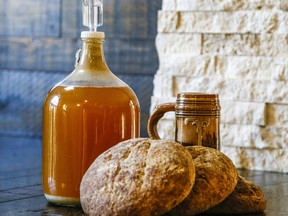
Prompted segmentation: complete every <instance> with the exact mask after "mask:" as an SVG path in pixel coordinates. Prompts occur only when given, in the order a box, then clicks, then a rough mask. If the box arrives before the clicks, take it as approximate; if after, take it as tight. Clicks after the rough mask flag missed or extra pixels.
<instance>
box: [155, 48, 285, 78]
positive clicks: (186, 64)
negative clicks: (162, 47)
mask: <svg viewBox="0 0 288 216" xmlns="http://www.w3.org/2000/svg"><path fill="white" fill-rule="evenodd" d="M160 55H161V58H160V59H159V63H160V66H159V73H165V74H173V75H188V76H217V77H222V78H226V79H257V80H271V79H274V80H288V60H287V58H284V57H263V56H222V55H216V56H215V55H196V56H195V55H194V54H189V53H188V54H186V53H180V54H179V53H174V54H173V53H172V52H171V53H170V52H169V54H160Z"/></svg>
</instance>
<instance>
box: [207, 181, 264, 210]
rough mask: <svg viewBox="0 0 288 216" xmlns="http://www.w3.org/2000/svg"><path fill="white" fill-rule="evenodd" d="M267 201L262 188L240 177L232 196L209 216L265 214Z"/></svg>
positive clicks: (215, 207)
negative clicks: (218, 215) (216, 215)
mask: <svg viewBox="0 0 288 216" xmlns="http://www.w3.org/2000/svg"><path fill="white" fill-rule="evenodd" d="M265 209H266V200H265V196H264V193H263V192H262V190H261V188H260V187H259V186H257V185H256V184H255V183H253V182H252V181H251V180H249V179H246V178H244V177H242V176H240V175H239V177H238V183H237V185H236V187H235V189H234V191H233V192H232V194H231V195H230V196H228V197H227V198H226V199H225V200H224V201H223V202H221V203H220V204H218V205H217V206H214V207H212V208H211V209H209V210H208V211H207V212H206V213H208V214H220V215H223V214H229V215H230V214H252V213H257V212H263V211H264V210H265Z"/></svg>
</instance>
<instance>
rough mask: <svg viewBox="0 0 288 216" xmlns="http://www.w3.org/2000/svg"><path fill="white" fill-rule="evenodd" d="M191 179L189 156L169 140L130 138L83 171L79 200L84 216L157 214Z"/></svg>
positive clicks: (185, 191) (179, 197) (175, 200)
mask: <svg viewBox="0 0 288 216" xmlns="http://www.w3.org/2000/svg"><path fill="white" fill-rule="evenodd" d="M194 181H195V166H194V163H193V159H192V157H191V154H190V153H189V151H188V150H187V149H185V148H184V147H183V146H181V145H180V144H178V143H176V142H173V141H163V140H151V139H146V138H138V139H132V140H128V141H124V142H122V143H119V144H117V145H116V146H114V147H112V148H110V149H109V150H107V151H106V152H104V153H103V154H101V155H100V156H99V157H98V158H97V159H96V160H95V161H94V162H93V163H92V165H91V166H90V168H89V169H88V170H87V172H86V173H85V175H84V177H83V179H82V182H81V186H80V198H81V205H82V208H83V210H84V212H85V213H86V214H88V215H105V216H109V215H111V216H112V215H113V216H122V215H123V216H124V215H125V216H126V215H139V216H146V215H147V216H148V215H162V214H164V213H165V212H167V211H169V210H170V209H171V208H173V207H174V206H176V205H177V204H179V203H180V202H181V201H183V200H184V199H185V197H187V195H188V194H189V192H190V191H191V189H192V186H193V184H194Z"/></svg>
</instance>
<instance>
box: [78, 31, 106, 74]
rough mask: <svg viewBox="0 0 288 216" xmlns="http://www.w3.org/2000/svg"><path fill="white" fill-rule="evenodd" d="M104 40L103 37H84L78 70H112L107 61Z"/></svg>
mask: <svg viewBox="0 0 288 216" xmlns="http://www.w3.org/2000/svg"><path fill="white" fill-rule="evenodd" d="M103 41H104V39H103V38H101V37H85V38H82V50H81V54H80V59H79V62H78V64H77V69H78V70H83V71H90V72H91V71H97V72H104V71H110V70H109V69H108V66H107V64H106V61H105V56H104V50H103Z"/></svg>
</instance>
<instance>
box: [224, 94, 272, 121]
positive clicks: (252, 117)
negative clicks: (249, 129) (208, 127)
mask: <svg viewBox="0 0 288 216" xmlns="http://www.w3.org/2000/svg"><path fill="white" fill-rule="evenodd" d="M220 105H221V123H226V124H248V125H249V124H251V125H260V126H264V125H265V108H266V106H265V103H254V102H241V101H227V100H225V98H223V99H221V97H220Z"/></svg>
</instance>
